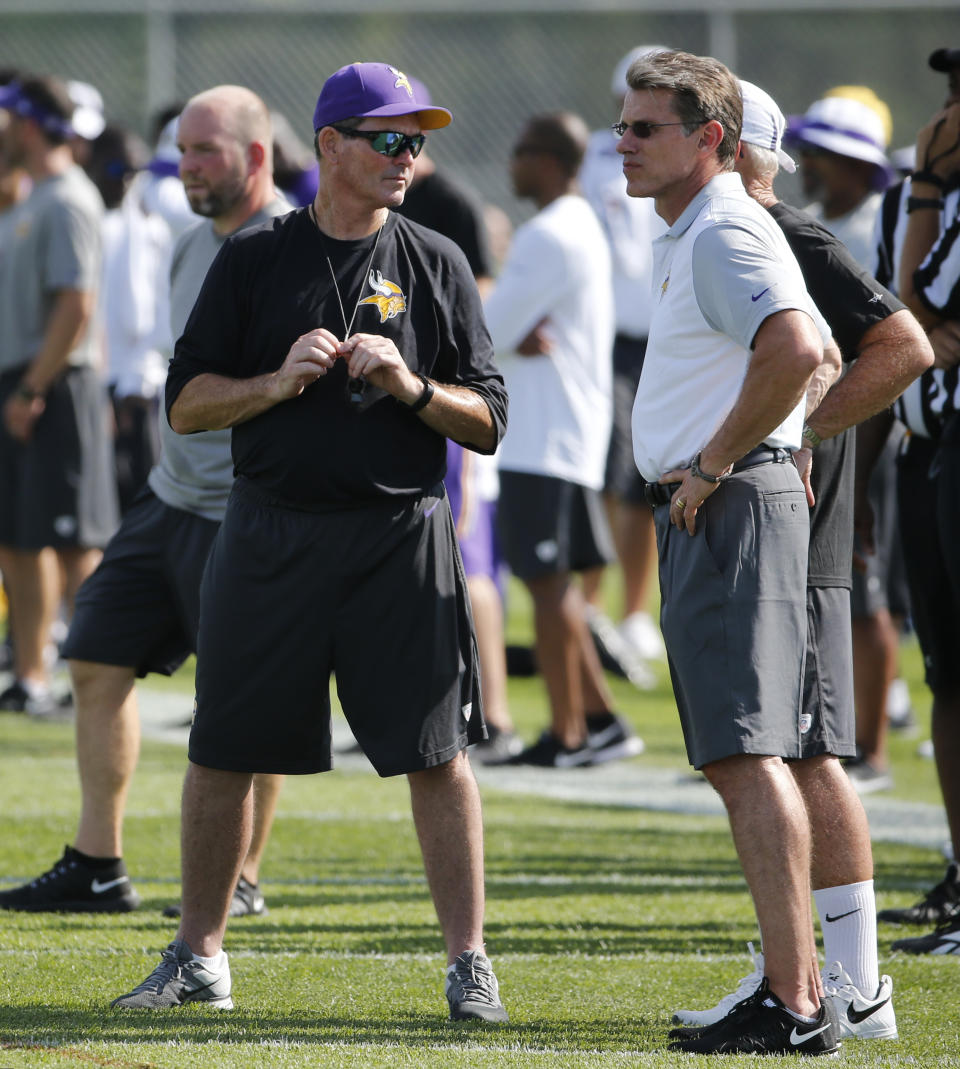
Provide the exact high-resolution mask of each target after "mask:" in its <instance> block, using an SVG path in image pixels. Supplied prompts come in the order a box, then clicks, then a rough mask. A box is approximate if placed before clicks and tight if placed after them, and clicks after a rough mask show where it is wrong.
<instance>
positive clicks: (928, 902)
mask: <svg viewBox="0 0 960 1069" xmlns="http://www.w3.org/2000/svg"><path fill="white" fill-rule="evenodd" d="M958 915H960V867H958V865H957V862H956V861H951V862H950V864H949V865H948V866H947V874H946V875H945V876H944V877H943V879H942V880H941V881H940V882H939V883H938V884H937V885H936V886H935V887H931V888H930V890H929V891H927V893H926V894H925V895H924V896H923V898H921V899H920V901H919V902H917V903H915V904H914V905H912V906H907V907H906V908H905V909H881V910H880V912H879V913H877V920H878V921H885V922H886V923H887V924H933V925H938V924H943V923H944V922H946V921H949V920H952V919H953V918H954V917H956V916H958Z"/></svg>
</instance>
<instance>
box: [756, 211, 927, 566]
mask: <svg viewBox="0 0 960 1069" xmlns="http://www.w3.org/2000/svg"><path fill="white" fill-rule="evenodd" d="M768 210H769V211H770V214H771V215H772V216H773V217H774V219H775V220H776V221H777V224H778V226H779V227H780V229H781V230H782V231H783V233H784V236H785V237H786V239H787V243H788V244H789V245H790V248H791V249H792V250H793V254H794V256H796V258H797V262H798V263H799V264H800V270H801V271H802V272H803V278H804V281H805V282H806V285H807V291H808V292H809V294H810V296H811V297H812V298H813V301H814V304H816V306H817V307H818V308H819V309H820V312H821V314H822V315H823V318H824V319H825V320H826V321H827V323H828V324H829V326H830V330H831V332H832V333H833V337H834V340H835V341H836V343H837V345H838V346H839V347H840V353H841V355H842V356H843V359H844V361H845V362H847V363H849V362H850V361H852V360H855V359H856V357H857V352H858V351H859V348H860V344H861V342H862V340H863V336H864V334H866V332H867V331H868V330H869V329H870V327H872V326H873V325H874V324H875V323H880V322H882V321H883V320H884V319H886V318H887V317H888V316H891V315H893V313H894V312H899V311H900V310H901V309H902V308H904V307H906V306H905V305H904V304H902V303H901V302H900V301H899V300H897V298H896V297H894V295H893V294H892V293H890V292H889V290H886V289H884V287H883V286H881V285H880V283H879V282H877V280H876V279H875V278H873V277H872V276H871V275H870V273H869V272H868V271H866V270H865V269H864V268H862V267H861V266H860V264H858V263H857V261H856V260H855V259H854V258H853V257H852V256H851V255H850V253H849V251H848V250H847V247H846V246H845V245H844V244H843V242H841V241H840V240H839V239H837V238H835V237H834V236H833V234H831V233H830V231H829V230H827V228H826V227H824V226H823V225H822V224H821V223H818V222H817V220H816V219H813V218H812V217H811V216H810V215H808V214H807V213H806V212H804V211H801V210H800V209H799V208H794V207H792V206H791V205H789V204H775V205H774V206H773V207H772V208H770V209H768ZM854 445H855V438H854V431H853V430H852V429H851V430H848V431H844V432H843V433H842V434H838V435H837V436H836V437H835V438H829V439H827V441H825V442H821V444H820V445H818V446H817V448H816V449H815V450H814V451H813V477H812V485H813V493H814V496H815V497H816V504H815V505H814V507H813V509H812V510H811V512H810V557H809V562H808V566H807V584H808V585H809V586H843V587H849V586H850V569H851V566H852V561H853V479H854V460H855V450H854Z"/></svg>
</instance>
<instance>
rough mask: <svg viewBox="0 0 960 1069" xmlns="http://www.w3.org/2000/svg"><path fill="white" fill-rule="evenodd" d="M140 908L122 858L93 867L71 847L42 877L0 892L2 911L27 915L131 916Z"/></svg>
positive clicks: (65, 850)
mask: <svg viewBox="0 0 960 1069" xmlns="http://www.w3.org/2000/svg"><path fill="white" fill-rule="evenodd" d="M139 905H140V896H139V895H138V894H137V892H136V891H135V890H134V889H133V886H132V884H131V883H130V877H129V876H128V875H127V867H126V865H124V863H123V859H122V858H118V859H117V860H116V861H111V862H110V864H108V865H102V866H101V865H90V864H89V863H88V862H87V861H86V859H85V858H83V857H81V855H79V854H78V853H77V851H76V850H74V849H73V847H72V846H67V847H64V850H63V857H62V858H60V860H59V861H58V862H57V863H56V864H55V865H54V866H53V868H52V869H50V870H49V871H48V872H45V873H44V874H43V875H42V876H38V877H37V878H36V879H35V880H32V881H31V882H30V883H25V884H24V885H23V886H22V887H14V888H13V889H12V890H10V891H0V909H15V910H23V911H25V912H28V913H129V912H130V910H133V909H136V908H137V906H139Z"/></svg>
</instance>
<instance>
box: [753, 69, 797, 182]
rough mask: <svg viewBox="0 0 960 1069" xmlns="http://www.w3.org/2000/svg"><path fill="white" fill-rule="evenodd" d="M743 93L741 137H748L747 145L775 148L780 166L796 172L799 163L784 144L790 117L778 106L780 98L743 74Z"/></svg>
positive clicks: (790, 171)
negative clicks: (784, 114)
mask: <svg viewBox="0 0 960 1069" xmlns="http://www.w3.org/2000/svg"><path fill="white" fill-rule="evenodd" d="M740 93H741V95H742V97H743V129H742V130H741V132H740V140H741V141H746V143H747V144H748V145H756V146H757V147H758V148H765V149H769V150H770V151H771V152H775V153H776V155H777V159H778V160H779V161H780V166H781V167H782V168H783V169H784V170H785V171H787V172H789V173H790V174H793V172H794V171H795V170H796V169H797V165H796V163H795V162H794V161H793V160H792V159H791V158H790V157H789V156H788V155H787V154H786V153H785V152H784V151H783V148H782V147H781V145H782V142H783V133H784V130H786V127H787V120H786V119H785V118H784V117H783V112H782V111H781V110H780V109H779V108H778V107H777V102H776V101H775V100H774V99H773V97H772V96H770V94H769V93H766V92H764V90H762V89H761V88H760V87H759V86H758V85H754V84H753V82H748V81H746V79H744V78H741V79H740Z"/></svg>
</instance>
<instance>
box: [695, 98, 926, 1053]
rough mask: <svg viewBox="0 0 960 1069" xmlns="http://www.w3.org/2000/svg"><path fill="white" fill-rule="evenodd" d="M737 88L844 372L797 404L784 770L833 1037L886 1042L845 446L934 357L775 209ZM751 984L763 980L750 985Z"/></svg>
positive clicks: (900, 310) (859, 279)
mask: <svg viewBox="0 0 960 1069" xmlns="http://www.w3.org/2000/svg"><path fill="white" fill-rule="evenodd" d="M741 88H742V91H743V104H744V109H743V132H742V135H741V144H740V149H739V152H738V158H737V164H736V170H737V171H738V172H739V173H740V175H741V177H742V178H743V182H744V186H745V187H746V189H747V192H748V193H749V194H750V195H751V196H752V197H753V198H754V199H755V200H756V201H757V202H758V203H760V204H762V205H763V206H764V207H766V208H767V210H768V211H769V212H770V213H771V215H772V216H773V217H774V219H775V220H776V221H777V224H778V225H779V226H780V228H781V229H782V230H783V232H784V236H785V237H786V239H787V242H788V243H789V245H790V248H791V250H792V251H793V253H794V255H795V256H796V258H797V262H798V263H799V264H800V269H801V271H802V272H803V275H804V280H805V282H806V284H807V289H808V291H809V293H810V296H811V297H812V298H813V300H814V302H815V303H816V305H817V307H818V308H819V310H820V312H821V313H822V314H823V316H824V318H825V319H826V321H827V323H828V324H829V326H830V329H831V331H832V333H833V336H834V339H835V341H836V343H837V346H838V347H839V350H840V354H841V356H842V358H843V360H844V362H845V363H846V364H847V365H848V371H847V374H846V375H845V376H844V378H842V379H841V380H839V381H838V382H836V384H835V385H833V386H832V387H831V385H830V381H824V379H823V378H822V377H820V376H819V375H815V376H814V380H813V382H812V383H811V387H810V390H809V391H808V396H807V422H806V424H805V427H804V433H803V440H804V443H805V448H804V449H802V450H800V451H799V452H798V453H797V454H796V455H795V460H796V461H797V465H798V467H799V468H800V470H801V473H803V472H804V471H805V470H806V471H807V472H808V473H809V481H808V499H809V500H810V501H811V513H810V550H809V557H808V576H807V621H808V633H807V653H806V667H805V678H804V693H803V708H802V710H801V717H800V733H801V739H802V753H803V757H802V759H801V760H799V761H795V762H792V763H791V770H792V772H793V775H794V779H795V781H796V783H797V786H798V788H799V790H800V792H801V794H802V795H803V798H804V801H805V803H806V808H807V811H808V813H809V814H810V822H811V827H812V829H813V836H814V843H813V860H812V866H811V883H812V886H813V889H814V900H815V902H816V906H817V910H818V912H819V914H820V919H821V927H822V931H823V939H824V954H825V957H826V963H827V964H826V967H825V969H824V971H823V984H824V988H825V994H826V995H827V996H828V997H831V998H833V999H834V1000H836V1002H837V1011H838V1013H837V1016H838V1018H839V1019H840V1022H841V1029H842V1031H843V1034H844V1035H847V1036H855V1037H857V1038H895V1037H896V1035H897V1028H896V1019H895V1016H894V1013H893V1006H892V1004H891V1002H890V995H891V992H892V984H891V983H890V980H889V977H883V978H882V979H881V978H880V977H879V969H878V965H877V943H876V904H875V900H874V894H873V859H872V854H871V847H870V831H869V827H868V825H867V819H866V815H865V813H864V811H863V806H862V804H861V802H860V799H859V797H858V795H857V793H856V791H855V790H854V788H853V786H852V785H851V783H850V781H849V778H848V777H847V775H846V773H845V772H844V770H843V768H842V766H841V765H840V762H839V760H838V758H839V757H845V756H851V755H852V754H853V753H854V752H855V746H854V733H855V717H854V705H853V663H852V648H851V636H850V602H849V597H850V593H849V591H850V569H851V562H852V556H853V498H854V485H853V484H854V471H853V461H854V449H853V432H852V430H847V428H852V427H853V426H854V425H855V424H857V423H859V422H861V421H862V420H864V419H866V418H867V417H869V416H871V415H873V414H874V413H875V412H877V411H879V410H880V409H882V408H885V407H887V406H888V405H890V404H891V403H892V402H893V400H894V399H895V398H896V397H897V396H899V394H900V393H901V392H902V391H903V390H904V388H905V387H906V386H907V385H908V383H910V382H911V381H912V380H913V379H914V378H916V377H917V376H918V375H919V374H921V373H922V372H923V371H924V370H925V369H926V368H927V367H929V366H930V364H931V363H932V361H933V354H932V352H931V351H930V347H929V345H928V344H927V342H926V339H925V338H924V335H923V331H922V330H921V328H920V326H919V324H918V323H917V322H916V320H915V319H914V317H913V316H912V315H911V314H910V312H908V311H907V310H906V308H905V307H904V305H903V304H902V303H901V302H900V301H898V300H897V299H896V298H895V297H894V296H893V295H892V294H890V293H889V292H887V291H886V290H885V289H884V288H883V287H882V286H881V285H880V284H879V283H878V282H876V280H875V279H873V278H871V277H870V276H869V274H867V272H866V271H864V270H863V269H862V268H861V267H860V266H859V265H858V264H857V262H856V261H855V260H854V259H853V257H852V256H851V255H850V254H849V252H847V250H846V248H845V247H844V245H843V244H842V243H841V242H840V241H838V240H837V239H836V238H835V237H834V236H833V235H832V234H830V232H829V231H828V230H826V228H825V227H823V226H822V225H821V224H820V223H818V222H817V221H816V220H814V219H812V218H811V217H810V216H809V215H808V214H806V213H805V212H802V211H799V210H797V209H795V208H792V207H790V206H789V205H786V204H781V203H780V202H778V200H777V198H776V195H775V194H774V192H773V180H774V177H775V176H776V174H777V171H778V169H779V167H780V166H781V164H782V165H785V166H786V167H788V168H791V169H792V166H793V162H792V160H790V158H789V157H788V156H786V154H785V153H783V151H782V149H781V148H780V139H781V137H782V133H783V126H784V121H783V116H782V115H781V113H780V110H779V109H778V108H777V106H776V104H775V103H774V101H773V100H772V99H771V98H770V97H769V96H768V95H767V94H766V93H764V92H763V90H760V89H758V88H757V87H756V86H754V85H751V84H750V83H749V82H744V81H742V80H741ZM810 449H813V464H812V471H811V470H810V467H809V463H810V453H809V450H810ZM761 978H762V970H760V971H759V973H758V976H757V984H758V985H759V982H760V979H761ZM854 1001H855V1002H856V1011H855V1013H854V1014H853V1016H850V1015H848V1014H847V1009H848V1007H850V1006H851V1005H852V1004H853V1002H854ZM725 1008H729V1006H727V1007H725ZM681 1016H683V1013H682V1014H681ZM855 1017H856V1018H858V1019H857V1020H854V1018H855Z"/></svg>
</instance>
